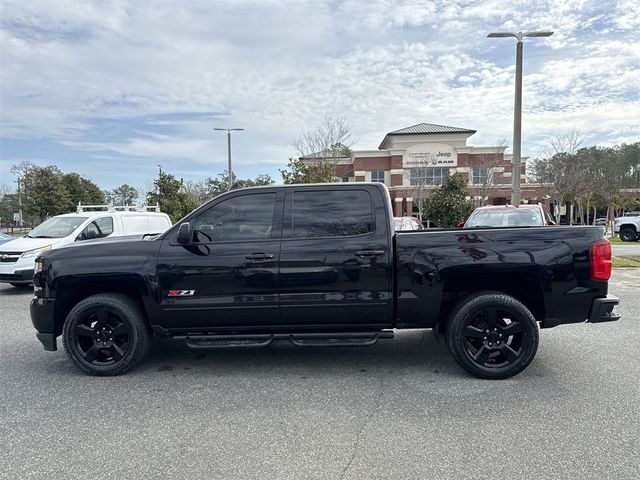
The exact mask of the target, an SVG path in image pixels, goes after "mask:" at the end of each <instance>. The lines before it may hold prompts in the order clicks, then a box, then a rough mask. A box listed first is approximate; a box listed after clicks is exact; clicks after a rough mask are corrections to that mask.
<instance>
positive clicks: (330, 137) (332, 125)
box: [293, 115, 355, 163]
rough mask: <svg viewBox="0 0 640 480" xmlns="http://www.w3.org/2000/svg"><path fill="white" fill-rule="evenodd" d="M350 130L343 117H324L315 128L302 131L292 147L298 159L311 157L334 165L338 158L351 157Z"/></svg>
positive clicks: (353, 141) (352, 142)
mask: <svg viewBox="0 0 640 480" xmlns="http://www.w3.org/2000/svg"><path fill="white" fill-rule="evenodd" d="M351 130H352V128H351V125H349V124H348V123H347V120H346V119H345V118H344V117H333V116H331V115H326V116H325V117H324V120H323V121H322V123H321V124H320V125H318V126H317V127H316V128H314V129H310V130H304V131H303V132H302V134H301V135H300V138H298V139H297V140H296V141H294V142H293V146H294V148H295V149H296V153H297V154H298V157H307V156H311V157H313V158H315V159H321V160H325V161H330V162H332V163H335V161H336V160H337V159H338V158H343V157H348V156H350V155H351V150H350V148H351V146H352V145H353V144H354V143H355V139H354V138H353V136H352V134H351Z"/></svg>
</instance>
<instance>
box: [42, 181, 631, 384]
mask: <svg viewBox="0 0 640 480" xmlns="http://www.w3.org/2000/svg"><path fill="white" fill-rule="evenodd" d="M391 212H392V210H391V200H390V197H389V193H388V191H387V189H386V188H385V186H384V185H382V184H380V183H354V184H318V185H286V186H268V187H255V188H246V189H241V190H234V191H230V192H227V193H225V194H223V195H220V196H218V197H216V198H214V199H213V200H211V201H210V202H208V203H206V204H204V205H202V206H201V207H199V208H198V209H196V210H195V211H194V212H192V213H191V214H189V215H188V216H186V217H185V218H184V219H183V220H182V221H180V222H178V224H176V225H174V227H172V228H171V229H169V230H168V231H166V232H164V233H163V234H160V235H157V236H152V237H145V238H140V239H137V240H135V241H132V240H130V239H127V240H118V239H113V240H105V241H99V240H96V241H93V242H92V243H93V245H91V247H88V246H83V245H74V246H71V247H68V248H62V249H58V250H53V251H50V252H47V253H46V254H44V255H42V256H40V257H38V259H37V262H36V269H35V275H34V286H35V297H34V298H33V300H32V301H31V318H32V321H33V324H34V326H35V328H36V330H37V337H38V338H39V340H40V341H41V342H42V344H43V345H44V347H45V349H46V350H56V348H57V337H58V336H62V341H63V345H64V348H65V350H66V352H67V354H68V355H69V357H70V358H71V359H72V360H73V362H74V363H75V364H76V366H77V367H78V368H80V369H81V370H82V371H83V372H85V373H88V374H92V375H116V374H120V373H123V372H125V371H127V370H129V369H130V368H131V367H133V366H134V365H135V364H136V363H138V362H139V361H140V360H141V359H142V358H143V357H144V354H145V353H146V351H147V349H148V348H149V345H150V342H151V340H152V336H153V335H158V336H164V337H170V338H173V339H175V340H178V341H184V342H186V344H187V345H189V346H193V347H201V348H204V347H210V348H220V347H230V346H259V345H268V344H269V343H271V342H272V341H274V340H288V341H290V342H292V343H294V344H295V345H299V346H306V345H371V344H373V343H375V342H376V341H378V340H379V339H383V338H392V337H393V329H401V328H437V329H438V330H439V331H441V332H443V333H444V334H445V336H446V342H447V346H448V348H449V350H450V352H451V353H452V355H453V357H454V358H455V359H456V360H457V362H458V363H459V364H460V365H461V366H462V367H463V368H464V369H465V370H467V371H468V372H470V373H472V374H473V375H476V376H478V377H482V378H489V379H499V378H507V377H510V376H512V375H515V374H517V373H519V372H520V371H522V370H523V369H525V368H526V367H527V365H529V363H530V362H531V361H532V360H533V358H534V355H535V353H536V349H537V346H538V328H539V326H540V327H542V328H546V327H553V326H556V325H558V324H561V323H580V322H584V321H589V322H605V321H612V320H617V319H618V318H619V316H618V315H616V314H615V313H613V308H614V306H615V305H616V304H617V303H618V299H617V298H615V297H613V296H611V295H608V292H607V280H608V279H609V276H610V272H611V260H610V259H611V248H610V245H609V242H608V241H607V240H606V239H605V238H604V236H603V233H604V230H603V228H602V227H558V228H545V227H539V228H538V227H520V228H486V229H474V230H473V231H470V230H459V229H455V230H451V229H450V230H423V231H413V232H406V233H395V232H394V226H393V217H392V213H391Z"/></svg>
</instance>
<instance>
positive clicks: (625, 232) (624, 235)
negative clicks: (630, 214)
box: [620, 228, 638, 242]
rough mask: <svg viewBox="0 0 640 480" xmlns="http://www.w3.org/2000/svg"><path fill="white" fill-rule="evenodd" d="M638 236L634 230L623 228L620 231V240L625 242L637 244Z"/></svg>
mask: <svg viewBox="0 0 640 480" xmlns="http://www.w3.org/2000/svg"><path fill="white" fill-rule="evenodd" d="M637 239H638V235H637V233H636V231H635V230H634V229H633V228H623V229H622V230H620V240H622V241H623V242H635V241H636V240H637Z"/></svg>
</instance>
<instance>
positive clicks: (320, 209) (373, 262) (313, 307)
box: [279, 185, 392, 328]
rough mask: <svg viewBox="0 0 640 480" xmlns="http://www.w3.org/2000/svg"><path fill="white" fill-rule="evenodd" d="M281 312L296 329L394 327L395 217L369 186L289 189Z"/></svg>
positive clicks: (283, 254)
mask: <svg viewBox="0 0 640 480" xmlns="http://www.w3.org/2000/svg"><path fill="white" fill-rule="evenodd" d="M286 190H287V194H286V199H285V214H284V223H283V239H282V246H281V251H280V269H279V273H280V274H279V280H280V306H281V315H282V320H283V323H284V324H285V325H288V326H301V327H308V326H312V325H318V326H322V327H325V328H326V327H336V328H343V327H350V326H351V327H353V326H355V327H361V326H365V325H382V326H387V325H389V324H390V323H391V278H392V270H391V256H392V252H391V251H390V248H391V245H390V244H391V242H390V236H389V228H390V225H391V219H390V218H388V216H387V215H388V212H387V210H386V208H385V203H384V201H383V196H382V192H381V191H380V190H379V189H378V188H376V187H373V186H369V185H354V186H353V187H351V186H341V187H340V188H339V189H337V188H334V189H331V188H330V187H329V186H317V187H301V188H296V187H292V188H288V189H286Z"/></svg>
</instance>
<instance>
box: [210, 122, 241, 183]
mask: <svg viewBox="0 0 640 480" xmlns="http://www.w3.org/2000/svg"><path fill="white" fill-rule="evenodd" d="M214 130H220V131H223V132H227V159H228V161H229V164H228V168H227V175H228V177H229V190H231V187H232V186H233V172H232V171H231V132H234V131H241V130H244V128H214Z"/></svg>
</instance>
